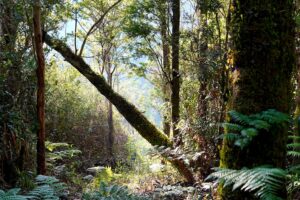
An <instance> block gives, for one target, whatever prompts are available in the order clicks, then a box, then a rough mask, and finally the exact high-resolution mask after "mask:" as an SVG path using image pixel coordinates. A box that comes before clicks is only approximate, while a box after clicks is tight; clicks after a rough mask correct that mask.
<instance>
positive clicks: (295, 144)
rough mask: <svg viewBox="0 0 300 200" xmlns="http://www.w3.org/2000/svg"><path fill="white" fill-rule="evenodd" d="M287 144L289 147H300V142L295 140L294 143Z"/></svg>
mask: <svg viewBox="0 0 300 200" xmlns="http://www.w3.org/2000/svg"><path fill="white" fill-rule="evenodd" d="M286 146H287V148H289V149H293V148H299V147H300V143H296V142H294V143H290V144H287V145H286Z"/></svg>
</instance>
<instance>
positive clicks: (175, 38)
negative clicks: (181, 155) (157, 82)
mask: <svg viewBox="0 0 300 200" xmlns="http://www.w3.org/2000/svg"><path fill="white" fill-rule="evenodd" d="M179 37H180V0H173V1H172V44H171V45H172V82H171V91H172V92H171V105H172V130H173V136H176V135H178V134H179V129H178V128H177V125H178V122H179V112H180V104H179V103H180V96H179V92H180V74H179Z"/></svg>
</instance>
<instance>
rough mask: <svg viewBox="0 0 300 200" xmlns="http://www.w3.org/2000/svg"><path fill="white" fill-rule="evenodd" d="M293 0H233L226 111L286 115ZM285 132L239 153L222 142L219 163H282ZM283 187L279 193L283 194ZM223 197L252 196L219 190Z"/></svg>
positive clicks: (263, 136)
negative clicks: (272, 111) (230, 93)
mask: <svg viewBox="0 0 300 200" xmlns="http://www.w3.org/2000/svg"><path fill="white" fill-rule="evenodd" d="M292 2H293V1H283V0H282V1H274V0H265V1H260V0H234V1H233V9H234V10H233V13H232V21H231V27H232V31H231V32H232V33H231V34H232V40H233V49H232V52H233V58H234V61H233V67H234V71H233V75H232V77H233V80H232V84H233V85H232V87H233V96H232V99H231V102H230V107H229V109H230V110H236V111H238V112H240V113H243V114H253V113H258V112H261V111H263V110H266V109H270V108H273V109H277V110H278V111H281V112H284V113H289V112H290V103H289V102H290V100H291V74H292V69H293V66H294V61H295V56H294V47H295V45H294V21H293V3H292ZM286 140H287V130H286V129H277V130H273V133H272V134H263V133H262V134H259V135H258V136H257V137H256V138H255V139H254V140H253V141H252V142H251V144H250V145H249V146H248V147H246V148H245V149H244V150H243V151H242V150H240V149H239V148H237V147H236V146H234V145H233V144H231V143H230V142H229V141H227V140H225V141H224V142H223V147H222V150H221V164H220V165H221V167H224V168H231V169H240V168H242V167H248V168H252V167H256V166H259V165H265V164H269V165H272V166H274V167H284V164H285V156H286ZM284 187H285V185H283V188H282V189H283V192H282V197H283V199H285V198H286V196H285V192H284V190H285V188H284ZM220 196H221V198H222V199H239V200H240V199H255V198H254V197H252V196H250V195H248V194H246V193H239V194H238V193H237V192H232V191H231V189H228V188H225V189H223V190H220Z"/></svg>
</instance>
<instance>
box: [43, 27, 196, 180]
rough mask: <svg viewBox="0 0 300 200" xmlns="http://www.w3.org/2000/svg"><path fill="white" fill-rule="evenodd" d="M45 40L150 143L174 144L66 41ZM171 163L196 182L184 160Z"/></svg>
mask: <svg viewBox="0 0 300 200" xmlns="http://www.w3.org/2000/svg"><path fill="white" fill-rule="evenodd" d="M44 40H45V42H46V43H47V44H48V45H49V46H50V47H51V48H53V49H55V50H56V51H58V52H59V53H60V54H61V55H62V56H63V57H64V58H65V60H66V61H67V62H69V63H70V64H71V65H72V66H73V67H75V68H76V69H77V70H78V71H79V72H80V73H81V74H82V75H83V76H85V77H86V78H87V79H88V80H89V81H90V82H91V83H92V84H93V85H94V86H95V87H96V88H97V90H98V91H99V92H100V93H101V94H103V95H104V96H105V97H106V98H107V99H108V100H109V101H110V102H111V103H112V104H113V105H114V106H115V107H116V108H117V110H118V111H119V112H120V113H121V114H122V115H123V116H124V117H125V119H126V120H127V121H128V122H129V123H130V124H131V125H132V126H133V127H134V128H135V129H136V130H137V131H138V132H139V133H140V134H141V136H143V137H144V138H145V139H146V140H147V141H148V142H149V143H150V144H152V145H158V146H168V147H171V146H172V142H171V141H170V140H169V139H168V137H167V136H166V135H165V134H164V133H162V132H161V131H160V130H158V129H157V128H156V127H155V126H154V125H153V124H152V123H151V122H149V121H148V120H147V118H146V117H145V116H144V115H143V114H142V113H141V112H139V111H138V110H137V108H136V107H135V106H134V105H132V104H131V103H129V102H128V101H127V100H126V99H125V98H123V97H122V96H120V95H119V94H118V93H116V92H115V91H113V90H112V88H111V87H110V86H109V85H108V84H107V83H106V81H105V79H104V78H103V77H102V76H101V75H99V74H96V73H95V72H94V71H93V70H92V69H91V68H90V66H89V65H88V64H87V63H86V62H85V61H84V60H83V59H82V58H81V57H80V56H78V55H75V54H74V53H73V52H72V50H71V49H70V48H69V47H68V46H67V45H66V44H65V43H63V42H62V41H60V40H58V39H53V38H51V37H50V36H49V35H48V34H47V33H45V32H44ZM171 163H172V164H173V166H174V167H175V168H176V169H177V170H178V171H179V172H180V173H181V174H182V175H183V176H184V177H185V179H186V180H187V181H188V182H190V183H193V182H195V179H194V177H193V174H192V172H191V170H190V169H189V168H188V167H187V165H186V164H185V163H184V161H183V160H173V161H171Z"/></svg>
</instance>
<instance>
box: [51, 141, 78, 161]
mask: <svg viewBox="0 0 300 200" xmlns="http://www.w3.org/2000/svg"><path fill="white" fill-rule="evenodd" d="M62 148H63V150H60V151H58V150H56V149H62ZM65 148H67V149H65ZM46 149H47V150H49V151H50V152H49V153H48V154H47V156H48V158H49V161H50V162H51V163H52V164H53V162H56V161H60V160H63V159H68V158H72V157H74V156H78V155H79V154H81V151H80V150H78V149H74V148H73V147H72V145H70V144H67V143H52V142H49V141H46ZM55 150H56V151H55Z"/></svg>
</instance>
